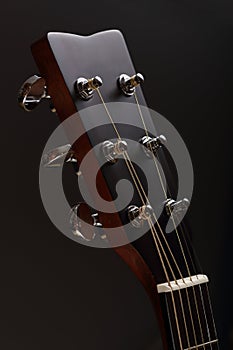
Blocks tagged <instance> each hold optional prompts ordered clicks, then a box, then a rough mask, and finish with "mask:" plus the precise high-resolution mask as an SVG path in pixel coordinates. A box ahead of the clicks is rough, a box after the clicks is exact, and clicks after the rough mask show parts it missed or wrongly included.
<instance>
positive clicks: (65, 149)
mask: <svg viewBox="0 0 233 350" xmlns="http://www.w3.org/2000/svg"><path fill="white" fill-rule="evenodd" d="M64 162H65V163H77V159H76V158H75V156H74V151H73V150H72V149H71V145H70V144H67V145H64V146H60V147H57V148H54V149H52V150H51V151H49V152H48V153H46V154H44V155H43V157H42V161H41V165H42V166H45V167H60V166H61V165H62V164H63V163H64Z"/></svg>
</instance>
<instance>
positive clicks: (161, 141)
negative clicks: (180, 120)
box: [139, 135, 167, 158]
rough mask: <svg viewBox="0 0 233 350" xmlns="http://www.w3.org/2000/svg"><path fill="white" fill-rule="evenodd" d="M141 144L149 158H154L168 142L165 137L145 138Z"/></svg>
mask: <svg viewBox="0 0 233 350" xmlns="http://www.w3.org/2000/svg"><path fill="white" fill-rule="evenodd" d="M139 142H140V143H141V145H142V146H143V150H144V152H145V153H146V155H147V157H149V158H152V155H153V154H154V155H155V156H156V154H157V151H158V149H159V148H160V147H161V146H164V145H165V143H166V142H167V140H166V137H165V136H163V135H160V136H157V137H150V136H143V137H142V138H141V139H140V140H139Z"/></svg>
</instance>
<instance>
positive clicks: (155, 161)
mask: <svg viewBox="0 0 233 350" xmlns="http://www.w3.org/2000/svg"><path fill="white" fill-rule="evenodd" d="M134 98H135V101H136V105H137V108H138V112H139V115H140V118H141V121H142V124H143V126H144V130H145V133H146V136H147V137H148V136H149V134H148V131H147V127H146V124H145V120H144V118H143V115H142V111H141V108H140V104H139V101H138V98H137V94H136V92H134ZM151 153H152V157H153V160H154V164H155V166H156V169H157V172H158V176H159V179H160V183H161V186H162V189H163V192H164V195H165V199H167V193H166V190H165V186H164V184H163V180H162V176H161V173H160V170H159V167H158V164H157V160H156V158H155V155H154V153H153V151H152V149H151ZM168 208H169V212H170V216H171V218H172V221H173V225H174V229H175V231H176V235H177V238H178V241H179V246H180V249H181V252H182V255H183V258H184V261H185V265H186V268H187V272H188V275H189V277H190V280H191V281H192V276H191V273H190V269H189V266H188V262H187V259H186V256H185V253H184V249H183V245H182V242H181V240H180V236H179V233H178V229H177V226H176V223H175V220H174V216H173V213H172V211H171V208H170V207H168ZM191 261H192V259H191ZM192 290H193V295H194V300H195V305H196V310H197V316H198V322H199V327H200V331H201V338H202V343H203V344H204V336H203V330H202V325H201V320H200V314H199V309H198V303H197V297H196V292H195V288H194V286H192ZM186 293H187V299H188V305H189V311H190V317H191V323H192V328H193V334H194V339H195V343H196V344H195V345H196V346H197V339H196V335H195V327H194V322H193V316H192V311H191V307H190V301H189V296H188V291H187V289H186ZM202 305H203V309H204V304H202ZM181 307H182V305H181ZM204 313H205V309H204ZM206 326H207V333H208V329H209V326H208V321H207V318H206ZM209 340H210V339H209ZM210 346H211V349H212V345H210ZM189 347H190V346H189ZM203 348H204V349H205V345H204V346H203Z"/></svg>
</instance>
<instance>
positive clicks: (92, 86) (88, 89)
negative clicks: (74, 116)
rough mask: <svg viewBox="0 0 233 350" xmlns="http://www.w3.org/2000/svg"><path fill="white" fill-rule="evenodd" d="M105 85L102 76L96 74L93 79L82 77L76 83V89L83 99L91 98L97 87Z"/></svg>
mask: <svg viewBox="0 0 233 350" xmlns="http://www.w3.org/2000/svg"><path fill="white" fill-rule="evenodd" d="M102 85H103V81H102V79H101V78H100V77H98V76H96V77H94V78H91V79H86V78H83V77H80V78H78V79H77V80H76V82H75V83H74V89H75V92H76V94H77V95H79V97H81V98H82V99H83V100H89V99H90V98H91V97H92V96H93V94H94V91H95V90H96V89H98V88H99V87H100V86H102Z"/></svg>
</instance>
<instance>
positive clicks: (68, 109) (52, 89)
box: [32, 36, 168, 350]
mask: <svg viewBox="0 0 233 350" xmlns="http://www.w3.org/2000/svg"><path fill="white" fill-rule="evenodd" d="M74 44H75V43H74ZM32 54H33V57H34V59H35V61H36V64H37V66H38V68H39V72H40V74H41V75H42V76H43V78H45V80H46V84H47V88H48V93H49V95H50V96H51V97H52V100H53V104H54V106H55V108H56V111H57V114H58V116H59V119H60V121H64V120H65V119H66V118H68V117H69V116H71V115H73V114H74V113H77V112H78V111H77V107H76V105H75V103H74V101H73V98H72V96H71V93H70V91H69V89H68V88H67V85H66V83H65V81H64V77H63V75H62V73H61V71H60V68H59V66H58V63H57V61H56V58H55V57H54V53H53V51H52V49H51V46H50V42H49V40H48V36H46V37H44V38H42V39H41V40H39V41H37V42H36V43H35V44H33V45H32ZM77 64H78V62H77ZM77 128H78V129H79V130H81V131H82V133H83V137H82V138H80V139H79V140H78V142H77V143H76V144H75V146H74V147H73V148H74V152H75V156H76V158H77V160H78V162H80V163H81V161H82V159H83V157H84V156H85V154H86V153H87V152H88V151H89V150H91V148H92V145H91V143H90V140H89V138H88V136H87V134H86V133H85V128H84V126H83V124H82V122H81V119H79V124H78V125H77ZM96 161H97V160H96V159H95V158H94V157H93V162H96ZM87 181H88V179H87ZM98 182H99V185H100V186H99V187H100V188H101V194H102V196H103V197H104V198H105V199H107V200H109V202H110V203H111V201H112V197H111V195H110V192H109V189H108V186H107V184H106V182H105V180H104V177H103V176H102V174H101V173H99V178H98ZM111 205H112V204H111ZM111 215H112V216H111V222H114V223H115V225H116V226H119V235H120V236H125V232H124V231H123V229H122V222H121V219H120V217H119V215H118V213H117V212H116V210H115V212H114V213H113V214H111ZM100 216H101V222H102V223H103V226H105V227H109V226H111V223H109V216H107V215H101V214H100ZM115 251H116V253H117V254H118V255H119V256H120V257H121V258H122V259H123V260H124V261H125V262H126V264H127V265H128V266H129V267H130V268H131V270H132V271H133V272H134V274H135V275H136V276H137V278H138V279H139V281H140V282H141V283H142V285H143V286H144V288H145V290H146V292H147V294H148V296H149V297H150V300H151V302H152V304H153V307H154V310H155V312H156V315H157V319H158V322H159V326H160V332H161V336H162V340H163V346H164V349H165V350H168V346H167V341H166V332H165V326H164V321H163V316H162V311H161V307H160V302H159V297H158V293H157V288H156V282H155V279H154V276H153V274H152V272H151V270H150V268H149V267H148V265H147V264H146V262H145V261H144V259H143V258H142V256H141V255H140V253H139V252H138V251H137V250H136V249H135V248H134V247H133V246H132V245H131V244H127V245H125V246H120V247H117V248H115Z"/></svg>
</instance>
